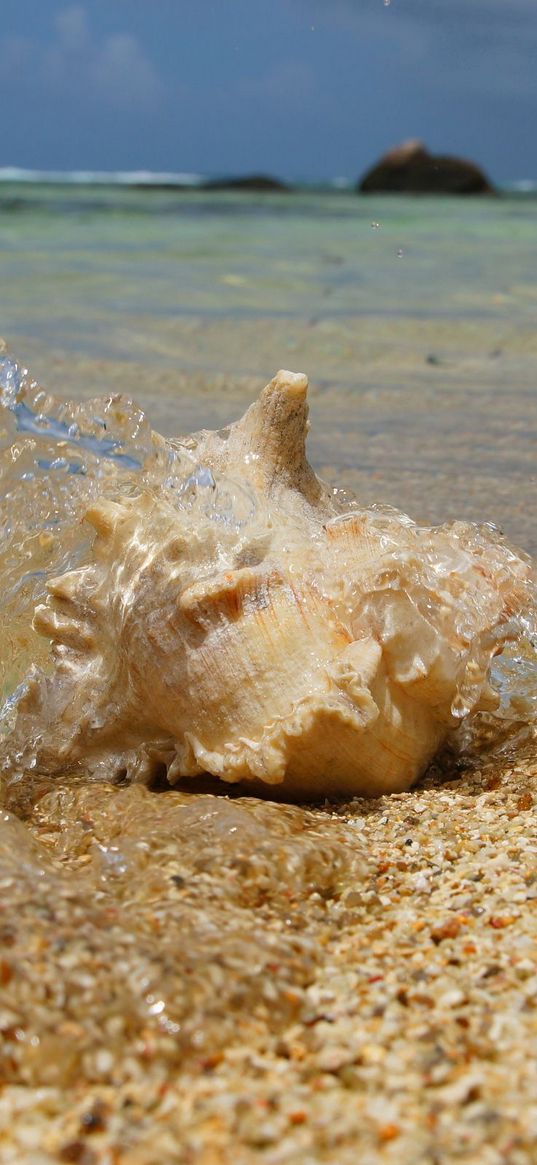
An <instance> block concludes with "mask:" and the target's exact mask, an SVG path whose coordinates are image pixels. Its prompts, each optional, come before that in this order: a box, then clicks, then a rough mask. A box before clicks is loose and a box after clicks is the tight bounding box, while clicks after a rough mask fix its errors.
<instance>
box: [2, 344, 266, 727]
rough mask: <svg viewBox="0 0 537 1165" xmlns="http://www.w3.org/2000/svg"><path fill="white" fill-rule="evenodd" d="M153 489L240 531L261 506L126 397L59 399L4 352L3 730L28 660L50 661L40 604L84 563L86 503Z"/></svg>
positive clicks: (87, 531) (90, 533)
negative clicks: (158, 430)
mask: <svg viewBox="0 0 537 1165" xmlns="http://www.w3.org/2000/svg"><path fill="white" fill-rule="evenodd" d="M152 488H153V489H156V488H158V489H159V490H162V489H165V490H166V491H167V492H168V495H169V499H170V501H171V503H172V504H173V505H176V506H177V507H178V508H180V509H182V510H185V509H188V510H190V511H192V516H193V519H195V515H196V511H197V510H199V511H201V512H202V513H203V515H204V516H205V517H206V518H210V519H211V520H213V521H214V522H216V523H218V524H219V526H222V525H223V526H224V527H228V528H229V530H230V534H234V535H236V532H237V531H238V530H240V529H241V528H242V527H244V526H245V525H247V524H248V522H249V521H250V520H251V518H252V517H253V515H254V512H255V504H254V502H253V499H252V497H251V496H250V494H249V493H248V491H247V490H246V489H245V488H244V487H243V486H241V485H239V484H238V483H233V482H230V481H229V480H227V479H225V478H224V477H223V476H220V477H219V479H218V481H216V480H215V478H214V476H213V474H212V473H211V471H210V470H208V469H207V468H205V467H204V466H202V465H199V464H198V463H197V460H196V448H195V441H191V440H190V441H189V442H188V444H182V443H181V442H180V441H175V442H170V443H168V442H164V441H162V440H161V439H160V438H159V437H158V436H157V435H155V434H154V433H153V432H152V430H151V426H150V424H149V421H148V419H147V417H146V415H145V413H144V412H143V411H142V410H141V409H140V408H139V407H138V406H137V405H136V404H135V403H134V402H133V401H132V400H130V399H129V398H128V397H125V396H120V395H110V396H103V397H98V398H95V399H92V400H90V401H86V402H75V401H70V400H60V399H58V398H56V397H55V396H53V395H52V394H51V393H48V392H45V390H44V389H43V388H41V387H40V385H39V384H37V382H36V381H35V380H33V379H32V378H31V376H30V375H29V373H28V371H27V369H25V368H22V367H20V365H18V364H17V363H16V362H15V361H14V360H12V359H10V358H9V357H8V356H6V355H3V354H2V355H0V553H1V562H2V565H1V570H0V642H1V646H0V731H2V730H4V731H6V729H7V728H8V727H9V726H10V724H11V719H12V715H13V713H14V710H15V708H16V704H17V702H18V698H19V696H20V695H21V694H22V692H23V691H24V683H23V681H24V676H25V675H26V674H27V672H28V670H29V668H30V666H31V665H32V664H36V665H38V666H40V667H46V663H47V657H48V644H47V642H46V641H45V640H43V638H42V636H40V635H38V634H37V633H36V632H35V631H34V630H33V629H32V626H31V618H32V614H33V610H34V608H35V606H36V603H37V602H38V601H39V600H40V599H41V598H42V597H43V595H44V594H45V591H46V584H47V581H48V579H50V578H53V577H55V576H56V575H60V574H63V573H64V572H65V571H67V570H72V569H73V568H74V567H76V566H79V565H81V564H82V563H83V562H84V561H85V560H86V558H87V555H88V552H89V549H90V547H91V544H92V541H93V531H92V530H91V529H90V527H89V526H88V525H87V524H86V523H85V522H84V521H83V518H84V514H85V512H86V510H87V509H88V506H89V505H90V504H91V503H92V501H94V500H95V499H96V498H97V497H117V496H118V495H123V496H125V495H127V496H132V495H133V494H136V493H137V492H139V491H140V490H141V489H152Z"/></svg>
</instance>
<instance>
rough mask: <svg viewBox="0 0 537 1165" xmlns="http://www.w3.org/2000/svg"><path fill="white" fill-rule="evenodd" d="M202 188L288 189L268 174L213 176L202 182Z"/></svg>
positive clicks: (288, 188)
mask: <svg viewBox="0 0 537 1165" xmlns="http://www.w3.org/2000/svg"><path fill="white" fill-rule="evenodd" d="M202 189H203V190H260V191H263V190H267V191H271V190H275V191H278V190H290V189H291V187H290V186H287V185H286V183H285V182H280V180H279V178H272V177H271V176H270V175H269V174H243V175H240V176H239V177H235V178H215V179H211V180H210V181H208V182H204V183H203V186H202Z"/></svg>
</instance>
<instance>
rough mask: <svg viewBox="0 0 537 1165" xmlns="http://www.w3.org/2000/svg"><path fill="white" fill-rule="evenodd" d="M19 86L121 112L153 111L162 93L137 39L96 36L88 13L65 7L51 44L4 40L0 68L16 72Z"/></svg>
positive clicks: (124, 34) (125, 34)
mask: <svg viewBox="0 0 537 1165" xmlns="http://www.w3.org/2000/svg"><path fill="white" fill-rule="evenodd" d="M14 66H16V74H17V83H18V85H21V84H25V85H27V86H29V87H31V88H32V89H34V90H35V89H37V90H40V91H45V92H48V93H52V94H55V95H56V96H59V97H63V98H65V99H67V100H76V101H82V102H84V103H85V104H100V103H102V104H105V105H106V106H108V107H109V108H115V109H118V110H122V109H126V110H130V111H142V110H152V109H155V108H156V107H157V106H158V105H159V104H160V102H161V99H162V97H163V95H164V86H163V85H162V82H161V80H160V78H159V76H158V73H157V71H156V69H155V67H154V65H153V63H152V61H151V60H150V58H149V57H148V55H147V53H146V52H145V50H144V48H143V45H142V44H141V43H140V41H139V40H138V38H137V37H135V36H134V35H133V34H132V33H130V32H118V33H114V34H109V35H105V36H101V37H98V36H96V35H94V34H93V33H92V29H91V25H90V20H89V17H88V12H87V9H86V8H85V7H84V6H83V5H81V4H73V5H69V6H68V7H66V8H63V9H62V10H61V11H60V12H59V13H58V14H57V15H56V18H55V21H54V28H53V35H52V39H51V41H50V42H49V44H48V45H47V46H44V45H43V44H42V43H41V42H38V41H36V40H33V39H32V38H31V37H29V36H28V37H21V36H19V37H16V38H15V37H11V38H5V39H4V41H3V42H0V69H1V70H2V71H3V72H6V71H7V70H8V69H9V71H13V68H14Z"/></svg>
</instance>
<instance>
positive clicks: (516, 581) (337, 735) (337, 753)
mask: <svg viewBox="0 0 537 1165" xmlns="http://www.w3.org/2000/svg"><path fill="white" fill-rule="evenodd" d="M306 397H307V379H306V377H305V376H304V375H302V374H295V373H291V372H279V373H278V375H277V376H276V377H275V378H274V380H272V381H271V383H270V384H269V385H267V387H266V388H265V389H264V391H263V392H262V394H261V396H260V398H259V400H258V401H257V402H256V403H254V404H253V405H252V406H251V408H249V409H248V411H247V412H246V413H245V415H244V416H243V417H242V419H241V420H239V421H237V422H236V423H235V424H233V425H231V426H230V427H229V428H228V429H226V430H220V431H218V432H202V433H199V434H196V435H195V437H194V438H191V439H185V440H184V441H183V442H182V441H180V440H179V441H178V442H176V443H174V442H166V441H165V440H164V439H163V438H155V440H156V442H157V448H159V449H160V450H161V451H162V450H166V448H170V449H173V448H177V449H180V448H182V447H184V448H186V449H189V450H190V451H191V455H192V456H195V460H196V463H197V465H198V470H197V473H198V481H200V480H202V477H203V475H205V477H204V481H205V487H206V488H205V494H209V495H210V493H211V488H212V486H213V485H214V483H215V482H217V481H218V480H220V479H221V477H222V475H223V479H224V480H226V481H231V482H232V483H235V486H236V490H237V496H239V495H240V496H243V497H245V498H247V499H250V500H251V503H252V514H253V516H250V517H249V520H248V521H246V522H241V521H240V519H236V514H235V516H234V511H233V509H232V511H231V516H230V519H229V521H225V520H222V518H221V516H220V519H219V520H215V518H214V515H211V513H210V510H208V509H207V507H205V509H204V508H203V506H200V505H195V506H189V505H186V504H185V505H183V506H181V504H177V499H175V498H172V497H171V494H170V491H169V489H167V488H165V487H164V485H163V486H162V488H159V487H158V486H157V485H155V484H154V483H153V484H152V485H151V484H143V487H142V488H141V489H140V490H138V491H135V492H134V493H131V495H130V496H126V497H122V496H118V497H117V498H111V497H110V496H108V497H106V498H101V499H98V500H96V501H95V502H93V503H92V504H91V505H90V507H89V509H88V510H87V513H86V516H85V517H86V521H87V523H89V524H90V525H91V526H92V527H93V528H94V531H95V537H94V541H93V544H92V547H91V551H90V555H89V558H88V561H87V562H86V563H85V564H84V565H82V566H80V567H78V568H77V569H75V570H72V571H69V572H68V573H65V574H63V575H60V576H59V577H57V578H55V579H53V580H51V581H50V582H49V583H48V597H47V598H46V601H45V602H44V603H42V604H41V605H40V606H38V608H37V609H36V611H35V616H34V627H35V628H36V629H37V630H38V631H39V632H40V633H41V634H42V635H43V636H46V637H48V638H49V639H50V641H51V660H50V663H51V666H50V669H49V671H48V673H47V672H46V671H38V670H34V672H33V673H32V674H31V675H30V677H29V679H28V681H27V685H26V689H25V694H24V696H23V698H22V699H21V700H20V702H19V706H18V712H17V719H16V723H15V726H14V728H13V730H12V733H11V736H10V737H9V739H8V741H7V745H6V746H5V748H6V749H7V755H8V762H7V763H9V754H10V753H11V756H13V755H14V754H15V753H16V755H17V757H18V758H19V760H20V758H21V757H23V756H24V757H25V758H26V762H25V763H28V757H29V756H30V753H31V755H32V759H31V762H30V763H31V765H32V767H33V768H34V769H36V768H37V770H38V771H43V772H47V773H56V772H58V773H59V772H62V773H65V772H68V771H69V770H70V769H73V768H78V767H83V768H84V769H86V770H90V771H93V772H96V773H99V772H102V773H103V775H105V774H106V775H107V776H112V777H116V778H117V779H124V780H139V781H144V782H148V783H150V782H152V781H153V780H154V779H155V778H156V777H158V776H159V774H160V775H161V776H162V775H164V774H165V775H166V776H167V779H168V781H169V782H170V783H171V784H175V783H177V782H179V781H181V780H182V779H183V778H189V779H191V778H196V777H197V776H198V775H199V774H203V773H208V774H212V775H213V776H215V777H218V778H221V779H222V781H224V782H239V781H240V782H247V784H248V787H250V788H253V789H254V790H256V791H259V790H261V789H262V788H263V787H265V788H266V786H280V788H281V789H283V791H284V793H285V794H288V795H289V796H291V797H301V798H304V797H319V796H332V795H352V794H365V795H378V794H381V793H386V792H390V791H396V790H402V789H406V788H408V787H409V786H410V785H411V784H412V783H413V782H414V781H415V780H416V779H417V778H418V777H419V776H420V775H421V774H422V773H423V772H424V770H425V769H426V767H427V765H428V764H429V762H430V761H431V759H432V758H433V757H434V755H435V754H436V753H437V751H438V750H439V748H440V747H441V746H442V745H443V743H444V742H445V740H446V738H447V737H448V736H449V734H450V733H451V732H452V731H453V729H454V727H456V726H457V724H459V723H460V722H461V720H462V719H464V717H466V716H467V715H468V714H469V713H471V712H472V711H474V710H475V709H476V708H493V707H494V705H495V703H497V699H498V698H497V695H496V694H495V692H494V690H493V688H492V687H491V686H490V684H489V671H490V665H491V660H492V659H493V657H494V655H496V654H497V653H498V652H501V651H502V649H503V646H504V644H505V643H506V642H508V641H509V637H510V635H511V634H512V626H513V622H512V621H513V617H516V615H517V613H518V612H520V611H521V610H522V609H523V607H524V604H525V603H526V602H527V584H528V574H529V567H528V565H527V563H526V562H524V561H523V559H522V558H519V557H518V555H517V554H515V553H514V552H513V551H511V550H510V549H508V548H507V547H506V546H505V545H504V544H503V543H502V542H501V540H499V539H495V538H494V536H493V535H492V534H490V535H489V534H487V533H486V531H484V530H482V529H481V528H479V527H476V526H472V525H469V524H465V523H453V524H451V525H449V526H444V527H436V528H421V527H418V526H416V525H415V524H414V523H413V522H411V521H410V519H408V518H406V517H405V516H404V515H401V514H399V513H398V512H396V511H390V510H387V509H382V508H379V509H375V508H372V509H364V508H361V507H360V506H359V504H358V503H357V502H356V501H352V500H350V501H349V500H347V501H343V502H342V501H341V500H340V496H339V493H338V491H335V490H333V489H332V488H330V487H328V486H326V485H325V484H324V483H322V482H321V481H320V480H319V479H318V478H317V477H316V475H315V473H314V472H313V470H312V469H311V467H310V466H309V464H308V461H307V459H306V454H305V440H306V433H307V414H308V408H307V403H306ZM192 451H194V453H192Z"/></svg>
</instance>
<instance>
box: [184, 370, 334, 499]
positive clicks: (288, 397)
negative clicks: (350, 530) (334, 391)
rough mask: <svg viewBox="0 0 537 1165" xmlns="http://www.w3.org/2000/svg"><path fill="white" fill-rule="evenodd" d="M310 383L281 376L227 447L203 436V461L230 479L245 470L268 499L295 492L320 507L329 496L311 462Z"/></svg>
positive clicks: (232, 430) (234, 428)
mask: <svg viewBox="0 0 537 1165" xmlns="http://www.w3.org/2000/svg"><path fill="white" fill-rule="evenodd" d="M307 395H308V378H307V376H306V375H305V374H304V373H303V372H288V371H287V370H285V369H282V370H280V372H278V373H276V376H275V377H274V378H273V380H271V381H270V383H269V384H267V386H266V388H264V389H263V391H262V393H261V395H260V397H259V399H258V400H257V401H255V403H254V404H253V405H251V406H250V408H249V409H248V410H247V411H246V413H245V414H244V416H243V417H241V419H240V420H239V421H236V422H235V423H234V424H233V425H230V427H229V430H228V436H227V439H226V441H225V443H223V444H222V443H220V442H219V441H218V434H213V433H207V434H204V437H205V442H204V443H202V445H201V447H200V449H199V455H200V458H201V459H202V460H203V461H204V462H207V463H208V464H210V465H211V468H215V469H217V470H220V471H223V472H226V473H229V471H230V467H231V466H232V465H234V464H236V465H241V463H242V467H243V469H242V470H241V475H242V472H244V470H245V471H246V475H247V477H248V478H249V479H250V480H253V482H254V484H255V485H256V487H257V488H258V489H260V490H261V491H262V492H263V494H264V495H265V496H271V495H272V494H278V493H279V492H281V491H282V490H294V491H296V492H298V493H300V494H302V495H303V497H304V499H305V500H306V501H307V502H309V503H310V504H311V505H315V504H316V503H317V502H318V500H319V499H320V497H321V495H322V494H323V492H324V487H323V485H322V483H321V482H320V481H319V479H318V478H317V476H316V474H315V473H314V471H313V469H312V468H311V466H310V464H309V462H308V459H307V457H306V437H307V434H308V430H309V421H308V413H309V407H308V403H307Z"/></svg>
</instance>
